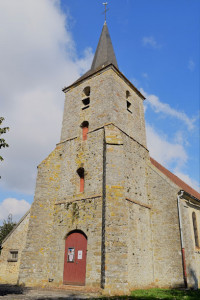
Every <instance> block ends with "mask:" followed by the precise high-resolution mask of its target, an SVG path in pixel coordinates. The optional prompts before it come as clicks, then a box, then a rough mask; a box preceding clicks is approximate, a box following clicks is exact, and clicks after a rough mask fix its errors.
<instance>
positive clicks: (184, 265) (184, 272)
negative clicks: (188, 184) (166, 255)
mask: <svg viewBox="0 0 200 300" xmlns="http://www.w3.org/2000/svg"><path fill="white" fill-rule="evenodd" d="M183 194H184V191H181V192H180V194H178V195H177V205H178V217H179V227H180V237H181V253H182V262H183V278H184V284H185V288H187V286H188V285H187V273H186V261H185V246H184V240H183V231H182V216H181V210H180V198H181V197H182V196H183Z"/></svg>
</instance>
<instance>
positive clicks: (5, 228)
mask: <svg viewBox="0 0 200 300" xmlns="http://www.w3.org/2000/svg"><path fill="white" fill-rule="evenodd" d="M15 225H16V223H15V222H13V220H12V215H11V214H9V215H8V218H7V220H4V221H3V225H2V226H0V251H1V249H2V248H1V244H2V242H3V240H4V239H5V238H6V236H7V235H8V234H9V233H10V232H11V230H12V229H13V228H14V227H15Z"/></svg>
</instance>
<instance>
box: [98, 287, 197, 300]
mask: <svg viewBox="0 0 200 300" xmlns="http://www.w3.org/2000/svg"><path fill="white" fill-rule="evenodd" d="M99 299H100V298H99ZM101 299H107V300H108V299H109V300H117V299H119V300H122V299H124V300H129V299H130V300H132V299H135V300H156V299H162V300H200V290H197V291H192V290H187V291H186V290H165V289H149V290H136V291H133V292H131V296H118V297H117V296H116V297H103V298H101Z"/></svg>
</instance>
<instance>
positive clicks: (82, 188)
mask: <svg viewBox="0 0 200 300" xmlns="http://www.w3.org/2000/svg"><path fill="white" fill-rule="evenodd" d="M80 192H81V193H82V192H84V177H80Z"/></svg>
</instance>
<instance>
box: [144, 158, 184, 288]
mask: <svg viewBox="0 0 200 300" xmlns="http://www.w3.org/2000/svg"><path fill="white" fill-rule="evenodd" d="M179 190H180V188H178V187H177V186H175V185H174V184H173V183H171V181H170V180H169V179H167V177H165V176H164V175H162V174H161V173H160V172H159V171H158V170H157V169H156V168H155V167H154V166H152V165H150V164H149V171H148V196H149V200H150V203H151V205H152V209H151V230H152V243H153V255H154V278H155V285H156V286H158V287H166V288H169V287H180V286H184V282H183V267H182V254H181V242H180V230H179V220H178V209H177V194H178V192H179Z"/></svg>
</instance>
